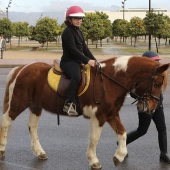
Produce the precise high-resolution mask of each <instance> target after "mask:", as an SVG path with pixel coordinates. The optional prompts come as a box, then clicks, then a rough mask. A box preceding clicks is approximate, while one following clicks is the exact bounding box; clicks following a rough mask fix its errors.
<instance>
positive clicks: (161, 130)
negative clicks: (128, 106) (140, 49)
mask: <svg viewBox="0 0 170 170" xmlns="http://www.w3.org/2000/svg"><path fill="white" fill-rule="evenodd" d="M142 56H143V57H147V58H151V59H152V60H155V61H159V60H160V58H159V56H158V54H156V53H154V52H152V51H147V52H145V53H144V54H143V55H142ZM138 117H139V125H138V128H137V129H135V130H133V131H131V132H129V133H128V134H127V141H126V144H127V145H128V144H129V143H131V142H133V141H135V140H136V139H138V138H139V137H141V136H143V135H145V134H146V133H147V130H148V128H149V125H150V123H151V120H153V121H154V123H155V125H156V129H157V131H158V143H159V149H160V161H163V162H165V163H168V164H170V158H169V156H168V154H167V133H166V124H165V116H164V109H163V95H162V93H161V95H160V100H159V103H158V106H157V108H156V111H155V112H154V114H153V115H152V116H150V115H149V114H147V113H145V112H139V111H138Z"/></svg>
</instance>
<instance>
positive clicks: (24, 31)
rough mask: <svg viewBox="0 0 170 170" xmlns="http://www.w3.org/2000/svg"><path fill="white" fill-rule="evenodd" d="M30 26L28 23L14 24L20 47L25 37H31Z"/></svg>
mask: <svg viewBox="0 0 170 170" xmlns="http://www.w3.org/2000/svg"><path fill="white" fill-rule="evenodd" d="M28 26H29V24H28V22H14V23H13V28H14V35H15V36H17V37H18V47H19V46H20V41H21V38H22V37H23V36H28V35H29V27H28Z"/></svg>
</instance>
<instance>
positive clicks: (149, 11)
mask: <svg viewBox="0 0 170 170" xmlns="http://www.w3.org/2000/svg"><path fill="white" fill-rule="evenodd" d="M150 12H151V0H149V18H150ZM149 50H151V29H150V28H149Z"/></svg>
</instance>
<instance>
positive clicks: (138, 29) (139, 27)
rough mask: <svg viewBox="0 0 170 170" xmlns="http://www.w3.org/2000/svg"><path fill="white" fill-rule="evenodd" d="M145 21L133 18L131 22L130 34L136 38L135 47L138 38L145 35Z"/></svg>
mask: <svg viewBox="0 0 170 170" xmlns="http://www.w3.org/2000/svg"><path fill="white" fill-rule="evenodd" d="M145 32H146V31H145V26H144V21H143V20H142V19H141V18H139V17H133V18H132V19H131V20H130V34H131V36H132V37H134V38H135V41H134V47H135V46H136V41H137V37H138V36H139V35H144V34H145Z"/></svg>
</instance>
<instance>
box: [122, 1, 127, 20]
mask: <svg viewBox="0 0 170 170" xmlns="http://www.w3.org/2000/svg"><path fill="white" fill-rule="evenodd" d="M125 1H126V0H123V2H122V8H123V19H125Z"/></svg>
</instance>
